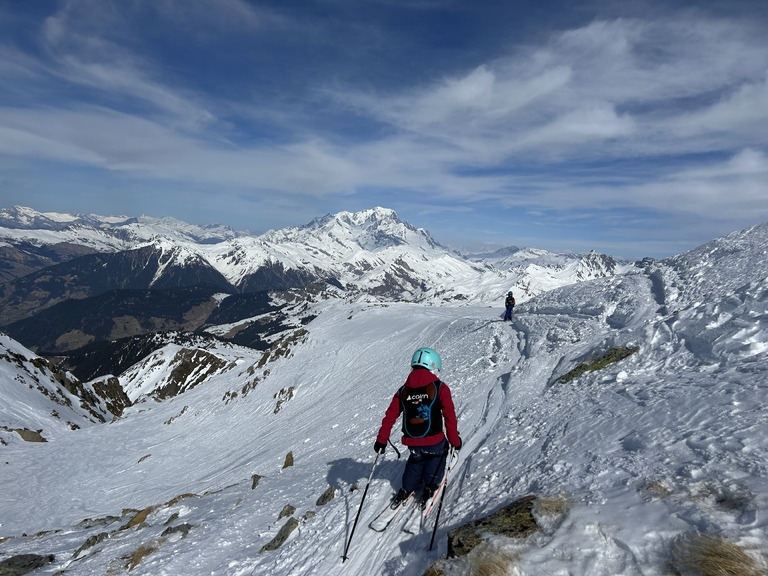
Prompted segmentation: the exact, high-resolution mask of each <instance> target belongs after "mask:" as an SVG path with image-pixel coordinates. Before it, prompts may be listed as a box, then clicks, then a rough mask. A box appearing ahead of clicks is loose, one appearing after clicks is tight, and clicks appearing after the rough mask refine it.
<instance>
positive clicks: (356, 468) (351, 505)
mask: <svg viewBox="0 0 768 576" xmlns="http://www.w3.org/2000/svg"><path fill="white" fill-rule="evenodd" d="M386 456H390V454H387V455H386ZM374 457H375V456H374ZM391 457H392V458H394V456H391ZM406 459H407V458H406ZM406 459H402V458H401V459H399V460H394V459H393V460H390V459H384V460H383V461H382V456H379V459H378V461H377V462H376V469H375V470H374V471H373V477H372V478H371V485H374V484H379V483H380V481H381V480H385V481H386V482H388V483H389V485H390V486H391V487H392V493H394V492H395V490H398V489H399V488H400V484H401V478H402V475H403V470H404V466H405V460H406ZM328 465H329V466H330V468H329V470H328V484H329V485H331V486H335V487H336V488H337V489H338V490H340V491H341V492H342V493H343V495H344V502H345V504H346V518H345V524H346V526H347V531H346V535H345V537H344V541H345V542H346V543H347V547H348V546H349V545H350V540H351V535H352V532H351V531H352V530H354V528H355V527H356V526H357V519H358V518H359V515H360V513H361V512H362V511H363V510H362V508H363V501H362V494H363V492H364V490H365V487H366V484H367V483H368V477H369V476H370V475H371V470H372V468H373V461H371V462H359V461H357V460H352V458H341V459H339V460H334V461H332V462H328ZM366 496H367V494H366ZM368 504H369V506H368V508H370V501H368ZM370 513H372V511H371V510H367V513H365V514H363V516H364V517H365V518H366V520H365V521H366V522H367V521H369V520H370V519H371V516H370ZM353 519H354V524H352V520H353ZM345 550H346V548H345Z"/></svg>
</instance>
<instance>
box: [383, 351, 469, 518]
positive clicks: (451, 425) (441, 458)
mask: <svg viewBox="0 0 768 576" xmlns="http://www.w3.org/2000/svg"><path fill="white" fill-rule="evenodd" d="M411 368H412V370H411V373H410V374H409V375H408V379H407V380H406V381H405V384H404V385H403V386H401V387H400V389H399V390H398V391H397V392H396V393H395V395H394V397H393V398H392V402H391V403H390V404H389V408H387V412H386V414H385V415H384V419H383V420H382V421H381V428H380V429H379V433H378V435H377V436H376V443H375V444H374V450H375V451H376V452H384V449H385V448H386V446H387V441H388V440H389V434H390V432H391V431H392V426H394V424H395V422H397V419H398V417H399V416H400V414H403V422H402V430H403V437H402V442H403V444H405V445H406V446H408V448H409V450H410V455H409V457H408V461H407V462H406V464H405V471H404V472H403V484H402V488H400V490H399V491H398V492H397V494H395V496H394V497H393V499H392V504H391V506H392V508H396V507H397V506H398V505H400V504H401V503H402V502H403V501H404V500H405V499H407V498H408V497H409V496H410V495H411V493H414V492H416V491H418V490H419V489H421V503H422V506H423V505H425V504H426V502H427V500H428V499H429V498H430V497H431V496H432V495H433V494H434V493H435V490H436V489H437V487H438V486H439V484H440V482H441V481H442V479H443V473H444V472H445V459H446V454H447V452H448V443H450V445H451V446H453V447H454V448H456V449H457V450H458V449H460V448H461V437H460V436H459V432H458V429H457V426H456V411H455V409H454V407H453V400H452V399H451V390H450V389H449V388H448V385H447V384H445V383H444V382H442V381H441V380H440V378H438V377H437V376H436V375H435V373H434V372H433V371H439V370H440V369H441V368H442V361H441V360H440V355H439V354H438V353H437V352H435V351H434V350H433V349H432V348H419V349H418V350H416V352H414V353H413V357H412V358H411ZM443 423H445V430H444V429H443ZM446 437H447V441H446Z"/></svg>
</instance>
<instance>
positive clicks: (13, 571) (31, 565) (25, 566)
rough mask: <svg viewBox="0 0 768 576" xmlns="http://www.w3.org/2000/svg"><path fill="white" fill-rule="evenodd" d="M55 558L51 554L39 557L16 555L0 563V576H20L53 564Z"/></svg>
mask: <svg viewBox="0 0 768 576" xmlns="http://www.w3.org/2000/svg"><path fill="white" fill-rule="evenodd" d="M55 559H56V558H55V557H54V556H53V554H49V555H48V556H40V555H39V554H18V555H16V556H11V557H10V558H6V559H5V560H3V561H2V562H0V576H22V574H28V573H29V572H32V570H36V569H37V568H40V567H41V566H45V565H46V564H48V563H50V562H53V561H54V560H55Z"/></svg>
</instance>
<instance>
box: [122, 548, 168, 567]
mask: <svg viewBox="0 0 768 576" xmlns="http://www.w3.org/2000/svg"><path fill="white" fill-rule="evenodd" d="M159 548H160V543H159V542H151V543H149V544H142V545H141V546H139V547H138V548H137V549H136V550H135V551H134V553H133V554H132V555H131V556H130V559H129V562H128V566H127V568H128V570H133V569H134V568H136V566H138V565H139V564H141V561H142V560H144V558H146V557H147V556H149V555H150V554H152V553H153V552H156V551H157V550H158V549H159Z"/></svg>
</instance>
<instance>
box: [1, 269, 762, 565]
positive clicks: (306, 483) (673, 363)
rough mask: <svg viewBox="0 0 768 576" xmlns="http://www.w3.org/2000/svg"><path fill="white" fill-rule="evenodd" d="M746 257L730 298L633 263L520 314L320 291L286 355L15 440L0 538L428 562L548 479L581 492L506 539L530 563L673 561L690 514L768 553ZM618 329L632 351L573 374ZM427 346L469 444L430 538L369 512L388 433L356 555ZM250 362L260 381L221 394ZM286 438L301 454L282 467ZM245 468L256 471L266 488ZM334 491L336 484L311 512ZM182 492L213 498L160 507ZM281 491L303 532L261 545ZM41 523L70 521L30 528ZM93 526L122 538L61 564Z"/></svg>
mask: <svg viewBox="0 0 768 576" xmlns="http://www.w3.org/2000/svg"><path fill="white" fill-rule="evenodd" d="M737 269H739V270H741V268H737ZM742 273H743V274H744V277H743V278H742V279H741V280H742V281H741V282H735V283H733V284H734V286H735V287H734V288H733V291H732V292H728V293H727V294H721V296H720V297H719V298H718V299H717V301H714V300H712V299H710V300H704V299H702V298H700V294H699V293H697V292H696V291H697V290H699V288H698V287H697V288H696V290H691V289H689V287H688V286H687V285H686V284H685V283H684V282H683V281H682V280H681V279H680V278H679V277H675V278H673V275H672V274H671V273H668V274H667V277H668V279H667V280H665V281H664V282H667V281H669V282H673V281H674V282H675V283H676V284H675V286H676V288H675V289H674V290H669V289H666V288H668V287H669V286H670V285H671V284H669V285H666V284H665V285H664V287H665V289H664V290H662V289H660V285H661V284H660V281H659V279H658V278H653V277H651V276H649V275H645V274H640V273H637V274H628V275H624V276H621V277H614V278H609V279H603V280H597V281H592V282H589V283H584V284H579V285H576V286H572V287H569V288H567V289H559V290H554V291H552V292H550V293H547V294H545V295H542V296H540V297H538V298H536V299H535V300H533V301H530V302H529V303H526V304H525V305H521V306H519V307H518V308H517V310H516V315H515V320H514V321H513V322H512V323H504V322H502V321H500V320H499V317H498V315H499V313H500V312H501V310H500V309H499V308H489V307H487V306H468V307H455V306H424V305H418V304H410V303H404V302H400V303H373V302H344V301H340V300H334V301H327V302H323V303H321V304H318V305H316V308H317V310H316V312H317V313H318V316H317V318H315V319H314V320H313V321H312V322H311V323H310V324H308V325H307V326H306V328H307V330H308V335H307V337H306V340H305V341H303V342H301V343H299V344H297V345H295V346H294V348H293V351H292V353H293V355H292V357H290V358H283V359H280V360H277V361H276V362H273V363H268V364H267V365H265V366H263V367H260V368H258V369H255V371H254V372H253V373H249V371H248V368H249V367H251V366H254V365H255V364H256V363H257V362H258V359H259V358H260V355H258V354H256V353H253V356H248V354H249V352H247V351H242V352H236V353H235V354H242V357H240V358H238V359H237V367H236V368H234V369H233V370H230V371H229V372H226V373H224V374H220V375H216V376H214V377H212V378H211V380H210V381H208V382H206V383H205V384H204V385H201V386H198V387H197V388H195V389H193V390H191V391H189V392H186V393H185V394H183V395H181V396H179V397H177V398H174V399H173V400H170V401H166V402H164V403H155V402H154V401H151V400H148V401H147V402H144V403H139V404H137V405H135V406H134V407H132V408H131V409H130V410H129V411H128V413H127V414H126V416H125V417H124V418H123V419H121V420H120V421H117V422H115V423H113V424H108V425H104V426H93V427H89V428H84V429H83V430H79V431H77V432H74V433H72V432H56V433H54V434H53V435H52V438H51V441H50V442H48V443H47V444H41V445H28V444H22V443H20V442H15V443H13V444H12V445H9V446H6V447H2V452H0V454H2V460H3V462H6V461H7V462H9V464H7V465H3V466H2V467H0V483H2V485H3V486H7V487H9V488H8V489H7V490H6V491H5V492H4V493H3V494H0V510H2V513H1V514H2V516H1V517H0V524H2V526H0V538H2V537H6V536H11V537H12V538H11V539H9V540H6V541H5V542H3V543H1V544H0V553H1V554H3V555H11V554H15V553H24V552H29V551H35V552H38V553H53V554H56V555H57V561H56V563H55V565H52V566H51V569H50V570H49V571H48V573H55V571H56V570H60V569H62V568H66V573H67V574H73V575H81V574H82V575H86V574H106V573H109V571H110V570H117V568H119V567H120V566H121V565H124V564H125V563H126V562H127V561H128V560H123V559H122V557H123V556H130V555H132V554H133V553H134V551H136V550H137V549H139V547H140V546H142V545H147V546H150V545H153V544H154V546H155V547H156V548H157V549H156V550H155V551H154V552H152V553H151V554H149V555H148V556H146V557H145V558H144V559H143V560H142V561H141V562H140V563H139V564H138V565H136V566H135V568H134V569H133V570H132V573H133V574H137V575H145V574H146V575H150V574H151V575H158V574H168V575H171V574H180V573H185V574H193V575H197V574H199V575H203V574H206V575H207V574H216V575H227V576H230V575H231V576H246V575H260V574H263V575H267V574H269V575H280V576H283V575H291V576H299V575H301V576H303V575H317V576H332V575H359V574H371V575H382V576H395V575H398V576H418V575H421V574H422V573H423V572H424V570H425V569H426V567H427V566H428V565H429V563H430V562H432V561H433V560H435V559H437V558H439V557H440V555H442V554H444V553H445V550H446V542H445V535H446V532H447V530H448V529H450V528H452V527H456V526H458V525H460V524H461V523H463V522H465V521H468V520H472V519H476V518H479V517H481V516H483V515H486V514H488V513H491V512H493V511H495V510H496V509H498V508H499V507H501V506H502V505H504V504H507V503H508V502H510V501H511V500H513V499H516V498H519V497H521V496H525V495H526V494H531V493H533V494H536V495H539V496H557V495H561V494H565V495H567V497H568V499H569V501H570V510H569V512H568V514H567V515H566V516H565V517H564V518H559V519H556V520H555V521H551V522H549V523H547V522H543V524H544V527H545V530H544V531H543V532H542V533H541V534H538V535H535V536H533V537H531V538H528V539H526V540H525V541H522V542H510V541H507V540H503V539H494V540H492V543H491V545H492V546H495V547H496V548H497V549H498V550H501V551H503V552H505V553H506V556H505V557H509V558H514V566H513V567H511V568H510V570H511V571H512V573H514V574H517V575H540V574H550V575H555V576H559V575H562V576H565V575H582V574H583V575H590V576H592V575H606V576H608V575H611V576H616V575H631V576H634V575H641V574H642V575H643V576H655V575H658V576H662V575H664V574H666V573H667V571H666V565H667V561H668V556H669V549H670V544H671V542H672V540H673V539H674V538H675V537H676V536H677V535H679V534H681V533H684V532H688V531H692V530H693V531H699V532H712V533H717V534H722V535H724V536H726V537H728V538H729V539H731V540H732V541H734V542H736V543H739V544H741V545H743V546H745V547H746V548H747V549H748V550H750V552H751V553H752V554H759V553H762V554H765V553H766V549H765V544H764V543H765V542H766V541H767V539H766V520H765V514H764V512H763V511H764V510H765V509H766V506H768V481H767V480H766V478H768V469H766V468H767V467H768V458H766V457H767V456H768V437H766V435H765V433H764V431H765V430H768V421H766V420H767V419H768V412H766V410H765V397H766V388H768V378H766V371H767V370H768V368H767V366H768V364H767V363H766V352H765V350H764V348H761V344H762V345H764V343H765V342H766V341H767V340H768V335H767V332H768V330H766V328H768V324H766V318H768V315H767V314H766V306H767V304H766V302H768V298H766V290H765V282H764V280H762V279H761V278H758V279H754V278H751V277H749V276H748V271H747V268H744V271H743V272H742ZM758 273H759V269H758ZM712 282H714V281H712ZM729 282H731V281H730V280H729ZM662 284H663V283H662ZM697 286H699V285H698V284H697ZM745 287H746V288H745ZM673 293H674V302H673V304H674V306H671V305H670V303H671V301H670V299H669V298H670V294H673ZM625 345H634V346H639V347H640V350H639V351H638V352H637V353H636V354H633V355H632V356H630V357H628V358H626V359H624V360H622V361H621V362H619V363H617V364H614V365H610V366H608V367H607V368H605V369H603V370H600V371H596V372H587V373H585V374H583V375H582V376H580V377H579V378H577V379H575V380H572V381H570V382H568V383H562V382H560V381H559V378H560V377H561V376H563V375H564V374H565V373H566V372H568V371H569V370H570V369H572V368H573V367H575V366H576V365H577V364H578V363H579V362H581V361H583V360H586V359H588V358H590V357H592V356H594V355H595V354H598V353H602V352H604V351H606V350H607V349H609V348H611V347H614V346H625ZM419 346H431V347H433V348H435V349H436V350H438V351H439V352H440V354H441V355H442V357H443V366H444V369H443V372H442V373H441V375H440V376H441V378H442V379H443V380H444V381H445V382H446V383H447V384H448V385H449V386H450V388H451V391H452V394H453V398H454V402H455V404H456V409H457V415H458V418H459V431H460V433H461V435H462V437H463V439H464V441H465V446H464V448H463V449H462V451H461V452H460V459H459V462H458V463H457V465H456V466H455V468H454V472H453V474H452V477H451V480H450V483H449V487H448V492H447V495H446V503H445V507H444V508H443V511H442V515H441V526H440V528H439V530H438V536H437V539H436V550H435V551H433V552H432V553H428V552H427V548H428V545H429V535H428V534H421V535H416V536H414V535H410V534H406V533H403V532H402V531H401V530H399V528H398V527H396V526H393V527H391V528H390V529H389V530H388V531H386V532H384V533H382V534H379V533H375V532H372V531H370V530H369V529H368V528H367V524H368V522H370V520H371V519H372V518H373V516H374V515H375V513H376V512H378V511H379V510H380V509H381V507H383V506H384V505H386V502H387V501H388V499H389V497H390V496H391V494H392V492H393V491H394V490H395V489H396V488H398V487H399V481H400V476H401V474H402V469H403V460H401V461H398V460H396V457H395V455H394V451H393V450H392V449H391V448H388V449H387V452H386V457H385V458H384V460H383V461H381V459H380V462H379V464H378V467H377V469H376V473H375V475H374V479H373V481H372V483H371V487H370V490H369V492H368V496H367V499H366V502H365V506H364V508H363V513H362V515H361V518H360V523H359V524H358V526H357V530H356V532H355V535H354V539H353V540H352V543H351V547H350V550H349V560H348V561H347V562H345V563H343V564H342V563H341V555H342V553H343V550H344V546H345V544H346V541H347V539H348V537H349V531H350V530H351V527H352V522H353V520H354V517H355V514H356V512H357V509H358V506H359V504H360V498H361V496H362V489H363V487H364V484H365V482H366V480H367V478H368V475H369V473H370V470H371V466H372V464H373V460H374V453H373V442H374V438H375V434H376V431H377V430H378V427H379V425H380V422H381V418H382V417H383V414H384V410H385V409H386V406H387V405H388V403H389V400H390V399H391V397H392V395H393V394H394V392H395V390H396V389H397V388H398V387H399V386H400V385H401V384H402V382H403V381H404V380H405V378H406V376H407V373H408V370H409V367H408V362H409V359H410V357H411V354H412V352H413V350H414V349H416V348H418V347H419ZM266 371H268V373H267V372H266ZM254 376H259V377H260V381H259V383H258V384H257V385H256V386H255V387H254V388H253V389H252V390H251V391H250V392H249V393H248V394H247V395H246V396H243V395H242V394H241V395H238V397H237V398H235V399H234V400H232V401H230V402H229V403H225V402H224V401H223V398H224V395H225V394H226V393H227V392H228V391H232V390H238V391H239V390H240V389H241V388H242V387H243V385H244V384H246V383H248V382H251V381H253V378H254ZM290 387H293V392H294V396H293V397H292V398H291V399H290V400H288V401H287V402H285V403H284V404H282V405H281V408H280V410H279V411H278V412H277V413H275V408H276V404H277V399H278V398H280V397H281V391H286V390H288V389H289V388H290ZM392 439H393V441H395V442H396V440H397V434H396V433H393V438H392ZM289 451H291V452H292V453H293V456H294V460H295V464H294V466H293V467H290V468H285V469H283V468H282V465H283V462H284V459H285V456H286V454H287V453H288V452H289ZM406 456H407V452H405V453H404V454H403V459H404V458H405V457H406ZM253 474H259V475H261V476H263V478H262V479H261V480H260V481H259V484H258V486H257V487H256V488H255V489H253V490H252V489H251V486H252V475H253ZM329 485H332V486H334V487H336V489H337V490H336V497H335V498H334V500H332V501H331V502H330V503H329V504H327V505H325V506H318V505H317V504H316V501H317V498H318V497H319V496H320V495H321V494H322V493H323V492H324V491H325V489H326V488H327V487H328V486H329ZM355 485H357V490H355V491H351V489H352V487H353V486H355ZM184 493H193V494H197V495H198V496H197V497H189V498H185V499H183V500H181V501H179V502H177V503H175V504H173V505H169V506H166V505H165V503H168V502H170V501H171V500H172V499H173V498H175V497H177V496H179V495H180V494H184ZM30 503H34V506H31V505H30ZM286 504H290V505H292V506H294V507H295V508H296V511H295V512H294V514H293V517H294V518H296V519H297V520H298V521H299V524H298V528H297V529H296V530H295V532H293V533H292V534H291V536H290V537H289V538H288V540H287V541H286V542H285V544H283V546H282V547H281V548H279V549H278V550H276V551H271V552H264V553H261V554H260V553H259V552H260V550H261V548H262V547H263V546H264V545H265V544H266V543H267V542H269V541H270V540H271V539H272V538H273V537H274V536H275V535H276V534H277V532H278V531H279V530H280V528H281V527H282V526H283V525H284V524H285V522H286V521H287V519H286V518H283V519H279V518H278V516H279V514H280V512H281V510H282V509H283V507H284V506H285V505H286ZM147 506H158V508H156V509H154V510H153V511H152V512H151V513H150V514H149V516H148V517H147V524H148V526H146V527H144V528H141V529H136V528H133V529H128V530H123V531H117V530H116V528H117V527H118V526H119V525H122V524H123V523H124V522H125V521H126V520H119V521H118V520H113V521H111V522H108V523H107V525H105V526H102V525H98V526H92V527H88V528H82V527H80V528H78V524H79V523H80V522H81V521H82V520H83V519H85V518H92V519H96V518H102V519H103V518H107V517H109V516H117V515H119V514H120V512H121V511H122V509H123V508H135V509H143V508H146V507H147ZM308 512H311V513H314V516H312V515H311V514H310V515H309V516H308V515H307V513H308ZM173 514H178V517H177V518H176V520H174V521H173V522H172V523H171V524H172V525H178V524H179V523H182V522H187V523H189V524H190V525H192V526H193V528H192V529H191V530H190V532H189V533H188V535H187V536H186V537H185V538H182V537H181V536H180V535H179V534H178V533H176V534H172V535H166V536H162V532H163V531H164V530H165V528H166V525H165V523H166V522H167V521H168V520H169V519H171V518H172V515H173ZM41 530H61V531H60V532H48V533H46V534H43V535H39V536H29V537H25V538H22V537H21V536H20V534H21V533H22V532H26V533H28V534H35V533H37V532H39V531H41ZM101 531H110V532H111V534H112V535H111V536H110V537H109V538H108V539H107V540H104V541H103V542H101V543H99V544H97V545H95V546H94V547H93V549H92V550H91V551H89V552H88V553H86V554H83V555H82V556H81V557H78V558H79V559H77V560H75V561H73V562H71V563H70V562H69V560H68V558H69V557H70V556H71V554H72V552H73V551H74V550H76V549H77V548H78V547H79V546H80V545H81V544H82V543H83V542H84V541H85V539H86V538H87V537H88V536H91V535H95V534H98V533H99V532H101ZM163 540H164V541H163ZM150 547H151V546H150ZM467 562H468V560H462V561H459V562H457V563H456V565H455V567H454V572H455V573H457V574H458V573H466V569H467V566H468V564H467ZM462 571H463V572H462ZM41 573H45V572H41Z"/></svg>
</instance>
